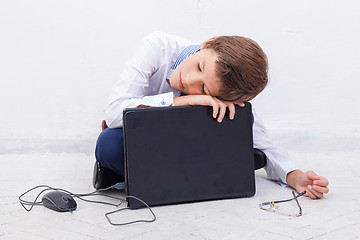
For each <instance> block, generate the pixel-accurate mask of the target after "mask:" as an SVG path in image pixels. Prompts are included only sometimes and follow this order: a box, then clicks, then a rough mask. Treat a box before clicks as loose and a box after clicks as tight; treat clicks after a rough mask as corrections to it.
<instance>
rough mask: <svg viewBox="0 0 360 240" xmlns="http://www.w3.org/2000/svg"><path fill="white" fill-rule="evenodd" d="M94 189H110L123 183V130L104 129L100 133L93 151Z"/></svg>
mask: <svg viewBox="0 0 360 240" xmlns="http://www.w3.org/2000/svg"><path fill="white" fill-rule="evenodd" d="M95 157H96V161H97V162H96V163H95V169H94V181H93V184H94V187H95V188H96V189H99V188H106V187H110V186H111V185H113V184H116V183H117V182H123V181H124V140H123V129H121V128H117V129H110V128H106V129H104V131H102V132H101V134H100V136H99V138H98V140H97V142H96V149H95Z"/></svg>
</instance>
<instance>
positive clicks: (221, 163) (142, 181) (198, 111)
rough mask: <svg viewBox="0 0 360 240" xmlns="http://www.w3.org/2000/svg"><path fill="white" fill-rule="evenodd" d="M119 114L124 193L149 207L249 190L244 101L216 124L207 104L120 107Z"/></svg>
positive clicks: (249, 141) (248, 120)
mask: <svg viewBox="0 0 360 240" xmlns="http://www.w3.org/2000/svg"><path fill="white" fill-rule="evenodd" d="M123 119H124V143H125V144H124V147H125V181H126V193H127V194H128V195H132V196H135V197H138V198H140V199H142V200H143V201H145V202H146V203H147V204H148V205H150V206H154V205H163V204H172V203H185V202H194V201H202V200H211V199H225V198H238V197H250V196H253V195H254V194H255V176H254V150H253V137H252V123H253V120H252V111H251V104H250V103H246V105H245V107H242V108H241V107H239V106H236V114H235V118H234V119H233V120H230V119H229V118H228V113H227V114H226V116H225V118H224V119H223V121H222V122H221V123H218V122H217V120H216V119H214V118H213V117H212V107H208V106H179V107H150V108H136V109H126V110H125V111H124V118H123ZM128 203H129V207H130V208H138V207H141V206H143V205H142V203H140V202H139V201H137V200H134V199H129V202H128Z"/></svg>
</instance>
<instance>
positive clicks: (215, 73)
mask: <svg viewBox="0 0 360 240" xmlns="http://www.w3.org/2000/svg"><path fill="white" fill-rule="evenodd" d="M267 70H268V63H267V57H266V55H265V53H264V52H263V51H262V49H261V48H260V46H259V45H258V44H257V43H256V42H254V41H252V40H251V39H248V38H244V37H238V36H222V37H218V38H213V39H209V40H208V41H206V42H205V43H204V44H202V45H194V44H193V43H191V42H189V41H187V40H185V39H182V38H179V37H176V36H173V35H170V34H165V33H162V32H155V33H153V34H151V35H149V36H148V37H146V38H145V39H144V41H143V43H142V45H141V46H140V48H139V49H138V52H137V53H136V54H135V57H134V58H133V59H132V60H131V61H129V62H128V63H127V64H126V66H125V68H124V70H123V72H122V74H121V76H120V80H119V81H118V82H117V83H116V84H115V86H114V88H113V90H112V94H111V96H110V98H109V102H108V105H107V107H106V108H105V121H106V124H107V125H108V126H109V128H106V127H107V126H106V124H105V128H106V129H105V130H104V131H103V132H102V133H101V134H100V136H99V139H98V141H97V146H96V150H95V155H96V160H97V164H98V167H99V169H102V170H104V173H105V172H106V174H110V175H113V176H115V180H114V181H115V182H109V183H106V184H105V185H109V186H110V185H111V184H114V183H116V181H122V180H123V176H124V157H123V155H124V154H123V132H122V129H121V128H122V124H123V123H122V113H123V110H124V109H125V108H133V107H146V106H171V105H175V106H179V105H205V106H212V108H213V117H214V118H216V119H217V121H218V122H219V123H221V121H222V119H223V118H224V116H225V112H226V109H229V118H230V119H233V118H234V115H235V107H234V104H237V105H239V106H244V103H243V102H245V101H250V100H251V99H253V98H254V97H255V96H257V95H258V94H259V93H260V92H261V91H262V90H263V89H264V88H265V86H266V84H267V82H268V72H267ZM184 94H185V95H184ZM253 115H254V125H253V137H254V148H257V149H260V150H261V151H263V152H264V153H265V155H266V158H267V164H266V166H265V170H266V172H267V174H268V176H269V177H270V178H271V179H274V180H278V181H279V182H282V183H287V184H288V185H290V186H291V187H293V188H295V189H296V190H297V191H298V192H303V191H304V190H306V194H305V196H307V197H310V198H312V199H316V198H322V197H323V194H325V193H328V191H329V190H328V187H327V186H328V180H327V179H326V178H324V177H322V176H318V175H317V174H315V173H314V172H312V171H308V172H302V171H301V170H299V169H297V167H296V166H295V164H294V163H293V162H292V161H291V159H290V157H289V156H288V154H287V153H286V152H285V151H283V150H282V149H280V148H278V147H276V146H274V145H273V144H272V143H271V142H270V141H269V139H268V137H267V135H266V131H265V127H264V125H263V123H262V122H261V120H260V119H259V117H258V116H257V115H256V113H255V112H253ZM94 180H95V181H96V179H95V178H94ZM94 186H95V187H96V188H102V187H106V186H104V185H102V186H100V185H96V184H95V182H94Z"/></svg>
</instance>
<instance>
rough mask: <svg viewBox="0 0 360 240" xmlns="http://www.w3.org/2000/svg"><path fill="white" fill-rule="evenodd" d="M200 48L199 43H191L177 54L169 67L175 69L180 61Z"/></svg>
mask: <svg viewBox="0 0 360 240" xmlns="http://www.w3.org/2000/svg"><path fill="white" fill-rule="evenodd" d="M200 48H201V45H191V46H188V47H186V48H185V49H184V50H183V51H182V52H181V53H180V55H179V56H178V58H177V59H176V61H175V62H174V64H173V65H172V66H171V67H170V69H171V70H175V69H176V67H177V66H179V65H180V63H181V62H182V61H184V60H185V58H187V57H189V56H191V55H193V54H194V53H196V52H197V51H199V50H200Z"/></svg>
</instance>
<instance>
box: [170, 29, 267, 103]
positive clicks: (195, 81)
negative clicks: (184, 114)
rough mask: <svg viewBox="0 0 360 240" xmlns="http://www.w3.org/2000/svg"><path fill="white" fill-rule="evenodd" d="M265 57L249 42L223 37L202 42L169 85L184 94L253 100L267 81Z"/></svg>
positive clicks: (248, 40) (175, 73)
mask: <svg viewBox="0 0 360 240" xmlns="http://www.w3.org/2000/svg"><path fill="white" fill-rule="evenodd" d="M267 71H268V64H267V57H266V55H265V53H264V52H263V51H262V49H261V48H260V47H259V45H258V44H257V43H256V42H254V41H252V40H251V39H248V38H245V37H239V36H222V37H218V38H215V39H211V40H209V41H207V42H205V43H204V44H203V46H202V48H201V50H200V51H199V52H197V53H195V54H193V55H191V56H190V57H188V58H186V59H185V60H184V61H183V62H182V63H181V64H180V65H179V66H178V67H177V68H176V69H175V70H174V72H173V73H172V75H171V77H170V85H171V86H172V87H173V88H174V89H176V90H179V91H181V92H184V93H186V94H207V95H211V96H214V97H218V98H219V99H222V100H225V101H231V102H245V101H249V100H251V99H253V98H254V97H255V96H256V95H258V94H259V93H260V92H261V91H262V90H263V89H264V88H265V86H266V84H267V82H268V75H267Z"/></svg>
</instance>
